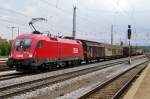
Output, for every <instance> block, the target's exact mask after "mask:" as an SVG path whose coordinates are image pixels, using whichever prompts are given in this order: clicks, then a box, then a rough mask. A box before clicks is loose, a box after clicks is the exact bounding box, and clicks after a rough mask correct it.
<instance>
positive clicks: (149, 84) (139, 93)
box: [123, 64, 150, 99]
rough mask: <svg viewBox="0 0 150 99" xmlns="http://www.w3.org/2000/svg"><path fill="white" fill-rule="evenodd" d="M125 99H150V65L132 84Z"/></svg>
mask: <svg viewBox="0 0 150 99" xmlns="http://www.w3.org/2000/svg"><path fill="white" fill-rule="evenodd" d="M123 99H150V64H149V65H148V66H147V68H146V69H145V70H144V71H143V72H142V73H141V75H140V76H139V78H138V79H137V80H136V81H135V82H134V83H133V84H132V86H131V87H130V89H129V90H128V92H127V93H126V94H125V96H124V97H123Z"/></svg>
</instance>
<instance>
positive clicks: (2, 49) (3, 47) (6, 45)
mask: <svg viewBox="0 0 150 99" xmlns="http://www.w3.org/2000/svg"><path fill="white" fill-rule="evenodd" d="M10 49H11V43H10V42H8V41H3V42H1V43H0V55H1V56H8V55H9V53H10Z"/></svg>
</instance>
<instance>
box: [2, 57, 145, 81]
mask: <svg viewBox="0 0 150 99" xmlns="http://www.w3.org/2000/svg"><path fill="white" fill-rule="evenodd" d="M142 57H143V56H142ZM142 57H141V56H138V57H133V58H132V60H135V59H139V58H142ZM123 60H124V59H123ZM91 64H92V63H91ZM83 65H84V64H83ZM62 69H63V68H62ZM52 71H56V69H53V70H52ZM8 72H9V71H8ZM45 72H48V71H45ZM41 73H43V72H41ZM33 74H38V73H30V74H29V75H33ZM26 75H28V74H26V73H18V72H14V73H11V74H5V75H0V81H3V80H7V79H12V78H17V77H23V76H26Z"/></svg>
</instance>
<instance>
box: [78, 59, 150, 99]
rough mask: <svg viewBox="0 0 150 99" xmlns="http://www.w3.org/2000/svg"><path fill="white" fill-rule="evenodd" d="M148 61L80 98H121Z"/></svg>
mask: <svg viewBox="0 0 150 99" xmlns="http://www.w3.org/2000/svg"><path fill="white" fill-rule="evenodd" d="M147 63H148V62H144V63H141V64H139V65H136V66H134V67H132V68H130V69H128V70H126V71H124V72H122V73H121V74H119V75H117V76H115V77H113V78H111V79H109V80H107V81H106V82H104V83H102V84H100V85H99V86H97V87H95V88H93V89H91V90H89V91H88V92H87V93H85V94H83V95H82V96H80V97H79V99H119V98H120V96H121V95H122V94H123V92H124V91H125V89H126V88H127V87H128V86H129V85H130V84H131V83H132V81H133V80H134V79H135V78H136V77H137V76H138V75H139V74H140V73H141V72H142V70H144V68H145V67H146V64H147Z"/></svg>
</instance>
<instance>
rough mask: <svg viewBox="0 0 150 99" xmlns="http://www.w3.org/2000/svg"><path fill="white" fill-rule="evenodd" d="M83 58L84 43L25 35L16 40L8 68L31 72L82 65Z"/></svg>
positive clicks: (38, 35)
mask: <svg viewBox="0 0 150 99" xmlns="http://www.w3.org/2000/svg"><path fill="white" fill-rule="evenodd" d="M83 58H84V56H83V48H82V43H81V42H80V41H79V40H71V39H65V38H57V37H51V36H46V35H42V34H36V33H35V34H24V35H20V36H18V37H17V38H16V39H15V40H14V42H13V44H12V48H11V54H10V58H9V60H8V66H10V67H15V68H16V70H19V71H21V70H23V71H25V70H27V71H29V70H37V69H41V68H51V67H53V66H64V65H67V64H72V65H74V64H80V63H81V61H82V60H83Z"/></svg>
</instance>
